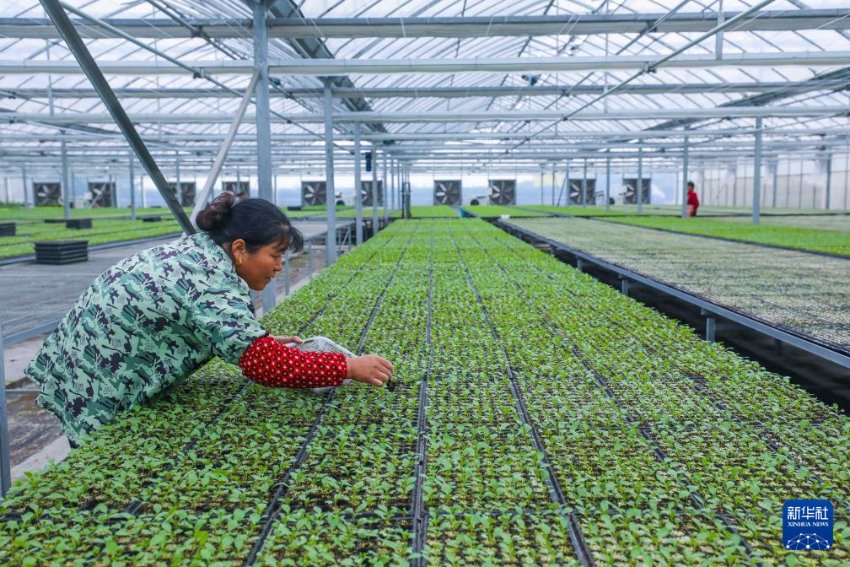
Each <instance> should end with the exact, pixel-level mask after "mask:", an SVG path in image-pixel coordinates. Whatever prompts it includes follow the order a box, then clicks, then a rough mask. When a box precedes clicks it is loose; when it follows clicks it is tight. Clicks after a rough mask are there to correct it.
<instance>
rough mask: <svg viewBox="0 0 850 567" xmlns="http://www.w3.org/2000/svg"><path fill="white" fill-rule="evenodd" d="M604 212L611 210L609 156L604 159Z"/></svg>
mask: <svg viewBox="0 0 850 567" xmlns="http://www.w3.org/2000/svg"><path fill="white" fill-rule="evenodd" d="M605 210H606V211H609V210H611V156H610V155H609V156H608V157H607V158H605Z"/></svg>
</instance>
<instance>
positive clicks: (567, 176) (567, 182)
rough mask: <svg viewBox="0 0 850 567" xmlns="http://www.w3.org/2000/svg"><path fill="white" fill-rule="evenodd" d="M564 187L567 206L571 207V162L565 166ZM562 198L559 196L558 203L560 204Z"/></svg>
mask: <svg viewBox="0 0 850 567" xmlns="http://www.w3.org/2000/svg"><path fill="white" fill-rule="evenodd" d="M564 187H565V188H566V189H565V191H566V193H565V194H566V196H567V198H566V203H567V206H570V204H571V203H570V160H567V163H565V164H564ZM560 200H561V196H560V195H558V201H559V202H560Z"/></svg>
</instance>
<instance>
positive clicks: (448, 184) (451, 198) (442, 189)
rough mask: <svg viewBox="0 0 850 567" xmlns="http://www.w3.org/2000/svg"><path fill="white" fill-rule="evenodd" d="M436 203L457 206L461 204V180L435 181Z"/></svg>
mask: <svg viewBox="0 0 850 567" xmlns="http://www.w3.org/2000/svg"><path fill="white" fill-rule="evenodd" d="M434 204H435V205H448V206H450V207H456V206H459V205H460V204H461V181H460V179H453V180H451V181H437V180H435V181H434Z"/></svg>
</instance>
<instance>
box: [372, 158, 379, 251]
mask: <svg viewBox="0 0 850 567" xmlns="http://www.w3.org/2000/svg"><path fill="white" fill-rule="evenodd" d="M376 234H378V144H376V143H375V142H372V235H373V236H374V235H376Z"/></svg>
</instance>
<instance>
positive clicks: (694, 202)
mask: <svg viewBox="0 0 850 567" xmlns="http://www.w3.org/2000/svg"><path fill="white" fill-rule="evenodd" d="M697 209H699V197H698V196H697V192H696V189H694V182H693V181H688V216H689V217H695V216H697Z"/></svg>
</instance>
